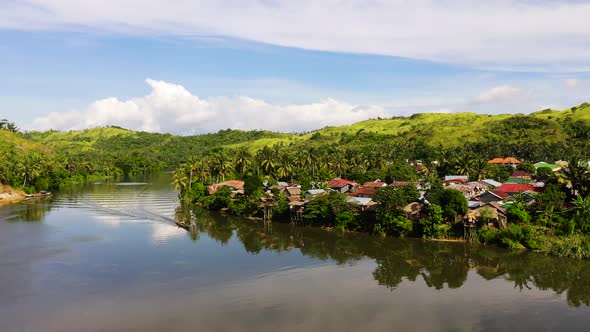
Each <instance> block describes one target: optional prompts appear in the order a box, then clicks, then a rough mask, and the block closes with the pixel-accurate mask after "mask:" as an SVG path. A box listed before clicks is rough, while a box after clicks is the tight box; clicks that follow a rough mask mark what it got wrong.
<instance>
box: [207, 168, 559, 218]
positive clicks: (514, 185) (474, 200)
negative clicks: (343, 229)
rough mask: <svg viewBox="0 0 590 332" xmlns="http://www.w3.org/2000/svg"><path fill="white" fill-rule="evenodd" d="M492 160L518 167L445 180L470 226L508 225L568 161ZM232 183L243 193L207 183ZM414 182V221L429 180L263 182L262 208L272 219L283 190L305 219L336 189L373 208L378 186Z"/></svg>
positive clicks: (362, 208)
mask: <svg viewBox="0 0 590 332" xmlns="http://www.w3.org/2000/svg"><path fill="white" fill-rule="evenodd" d="M488 163H489V164H493V165H497V166H510V167H512V169H513V172H512V173H511V175H510V177H509V179H508V180H506V181H504V182H499V181H497V180H494V179H482V180H477V181H475V180H471V179H469V177H468V176H465V175H446V176H445V177H444V178H443V179H441V180H442V184H443V187H444V188H445V189H454V190H457V191H459V192H461V193H462V194H463V196H464V197H465V200H466V202H467V207H468V210H467V212H466V213H464V214H463V215H458V216H457V218H456V220H455V221H456V222H462V223H463V225H464V226H465V227H466V228H472V227H475V226H476V225H477V224H481V223H482V222H485V224H486V225H487V226H493V227H497V228H500V229H502V228H505V227H506V225H507V208H508V207H510V206H511V205H512V204H513V203H514V196H515V195H517V194H518V196H519V197H518V199H519V200H524V201H525V202H526V204H528V205H532V204H534V201H535V196H536V195H538V194H539V193H541V192H543V189H544V187H545V184H546V181H547V179H548V178H549V173H553V172H560V171H561V170H562V168H564V167H566V166H567V162H565V161H557V162H555V163H554V164H550V163H546V162H543V161H542V162H538V163H536V164H534V168H535V171H536V170H538V169H540V168H544V172H539V173H540V174H541V175H537V174H536V172H535V173H532V172H531V173H529V172H526V171H523V170H517V168H518V166H519V165H520V164H521V161H519V160H518V159H516V158H514V157H506V158H494V159H492V160H489V161H488ZM413 165H414V166H415V167H416V170H417V171H421V170H422V169H423V168H424V166H423V165H422V163H421V162H420V161H417V162H415V163H413ZM224 186H227V187H229V188H230V189H231V193H232V198H234V199H236V198H237V197H239V196H240V195H244V181H242V180H229V181H224V182H220V183H216V184H213V185H210V186H207V193H208V194H209V195H212V194H214V193H215V192H217V190H218V189H220V188H222V187H224ZM400 186H413V187H415V188H416V189H417V190H418V192H419V194H420V197H419V199H418V200H416V201H413V202H410V203H409V204H407V205H406V206H405V207H404V208H403V213H404V216H405V217H406V218H408V219H409V220H411V221H414V222H415V221H418V220H420V219H422V218H425V217H426V213H425V207H426V206H427V205H429V202H428V200H427V198H426V197H425V193H426V191H427V190H428V189H429V188H430V186H431V184H430V183H429V182H426V181H415V182H409V181H393V182H390V183H387V182H386V181H383V180H380V179H376V180H374V181H370V182H366V183H362V184H361V183H357V182H355V181H352V180H348V179H344V178H339V177H337V178H333V179H331V180H329V181H326V182H319V183H314V184H313V188H311V189H307V190H304V189H303V188H302V186H301V185H299V184H296V183H288V182H282V181H281V182H278V183H276V184H275V185H273V186H272V187H271V186H268V183H264V190H265V196H264V197H262V198H260V205H259V208H260V209H261V210H262V215H263V219H265V220H271V219H272V207H274V206H275V205H276V201H277V197H275V195H276V194H273V192H274V193H278V194H279V195H283V196H284V197H285V198H286V200H287V201H288V205H289V210H290V220H291V222H294V223H304V218H303V212H304V211H305V207H306V205H307V204H308V203H309V202H310V201H311V200H313V199H315V198H317V197H320V196H322V195H328V194H329V193H330V192H337V193H341V194H344V195H346V201H347V202H348V203H351V204H354V205H355V206H357V209H358V212H374V211H376V210H377V209H378V207H379V205H380V204H379V202H377V201H375V200H374V195H375V194H376V193H377V191H378V190H380V189H382V188H385V187H400Z"/></svg>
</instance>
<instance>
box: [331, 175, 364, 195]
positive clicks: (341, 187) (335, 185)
mask: <svg viewBox="0 0 590 332" xmlns="http://www.w3.org/2000/svg"><path fill="white" fill-rule="evenodd" d="M326 185H327V186H328V188H330V189H332V190H336V191H338V192H341V193H343V194H344V193H348V192H351V191H352V190H353V189H355V188H356V187H358V186H359V184H358V183H356V182H354V181H352V180H346V179H341V178H334V179H332V180H330V181H328V182H326Z"/></svg>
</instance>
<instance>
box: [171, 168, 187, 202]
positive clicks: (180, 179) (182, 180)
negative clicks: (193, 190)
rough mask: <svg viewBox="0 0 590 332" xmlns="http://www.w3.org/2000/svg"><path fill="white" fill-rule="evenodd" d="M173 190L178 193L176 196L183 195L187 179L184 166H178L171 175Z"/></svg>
mask: <svg viewBox="0 0 590 332" xmlns="http://www.w3.org/2000/svg"><path fill="white" fill-rule="evenodd" d="M172 178H173V182H172V184H174V188H175V189H176V190H178V191H179V193H178V196H179V197H181V196H183V195H184V193H185V192H184V191H185V188H186V184H187V181H188V178H187V177H186V165H184V164H183V165H180V166H178V168H177V169H176V170H175V171H174V173H173V174H172Z"/></svg>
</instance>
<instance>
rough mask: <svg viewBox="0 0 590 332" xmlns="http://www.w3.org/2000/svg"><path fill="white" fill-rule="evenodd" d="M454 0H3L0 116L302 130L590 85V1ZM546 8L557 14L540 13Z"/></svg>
mask: <svg viewBox="0 0 590 332" xmlns="http://www.w3.org/2000/svg"><path fill="white" fill-rule="evenodd" d="M126 4H127V5H128V6H125V5H126ZM446 4H447V6H446V7H440V5H439V4H438V3H435V2H431V1H422V0H419V1H415V2H412V3H409V2H406V1H398V0H392V1H375V2H366V1H365V2H363V1H354V0H350V1H326V3H325V4H324V5H320V6H318V5H317V4H315V3H314V2H309V3H308V2H307V1H300V2H292V1H251V2H249V1H245V2H235V1H226V0H223V1H216V2H209V1H187V2H186V3H182V5H179V6H180V7H179V8H176V9H175V8H174V7H172V8H171V6H170V5H169V4H167V2H165V1H152V2H150V5H144V4H143V3H141V2H136V1H135V0H123V1H121V3H120V7H116V8H115V7H112V8H111V7H109V6H108V3H107V4H106V5H104V6H103V5H102V3H101V2H99V1H94V0H90V1H88V2H86V3H85V5H86V6H87V7H88V8H86V7H85V6H81V5H80V4H79V3H78V2H76V1H70V0H47V1H37V0H33V1H5V0H0V8H2V7H4V9H5V10H0V73H2V74H3V75H1V76H0V77H1V79H0V117H2V118H8V119H10V120H12V121H15V122H17V123H18V124H19V125H20V126H21V127H23V128H25V129H41V130H45V129H50V128H53V129H63V130H67V129H79V128H86V127H92V126H97V125H108V124H116V125H122V126H125V127H129V128H132V129H140V130H148V131H160V132H175V133H180V134H192V133H202V132H211V131H217V130H219V129H224V128H228V127H229V128H240V129H271V130H281V131H301V130H310V129H314V128H319V127H323V126H326V125H340V124H347V123H352V122H355V121H359V120H363V119H366V118H371V117H377V116H382V117H383V116H394V115H409V114H412V113H415V112H465V111H470V112H480V113H491V114H496V113H528V112H532V111H535V110H540V109H543V108H548V107H552V108H566V107H570V106H573V105H576V104H579V103H581V102H583V101H589V100H590V74H589V70H588V69H589V68H590V43H585V42H583V41H585V40H590V32H589V31H590V23H587V22H589V21H588V20H587V17H588V16H586V17H584V15H585V14H587V13H588V14H590V6H589V5H587V4H586V3H584V2H559V1H555V2H530V1H529V2H523V1H508V0H501V1H498V5H491V7H486V6H483V7H484V8H480V7H482V6H474V5H471V4H470V2H465V1H458V0H457V1H454V0H449V1H447V2H446ZM133 6H136V7H137V6H144V7H145V8H143V9H144V10H145V13H143V12H142V11H141V10H140V11H138V10H137V8H135V10H134V7H133ZM183 6H184V7H183ZM458 6H462V7H460V8H459V7H458ZM458 8H459V9H458ZM115 9H117V11H113V10H115ZM295 9H299V10H300V12H297V10H295ZM418 10H419V11H418ZM449 10H453V11H452V14H450V13H451V12H450V11H449ZM185 11H186V12H192V13H193V15H188V14H185V13H184V12H185ZM138 12H139V14H138ZM494 12H496V13H498V14H499V15H500V17H499V18H497V19H494V18H490V16H493V15H492V14H493V13H494ZM548 13H552V14H553V16H554V17H553V20H555V21H557V23H559V24H560V25H559V26H557V24H556V23H546V22H547V21H545V23H543V22H542V21H538V20H541V19H544V18H546V15H548ZM326 14H330V15H326ZM443 14H448V15H451V17H450V18H446V16H445V18H441V17H443V16H442V15H443ZM467 14H468V15H467ZM476 14H479V15H482V16H481V17H480V18H477V17H475V18H473V16H474V15H476ZM452 15H455V17H453V16H452ZM574 15H575V16H574ZM578 15H579V16H578ZM406 16H413V20H410V21H403V20H404V17H406ZM244 17H246V18H244ZM578 17H579V20H577V21H576V18H578ZM396 18H397V20H398V21H401V23H397V25H396V23H392V22H391V20H394V21H395V19H396ZM461 20H462V21H461ZM431 21H434V22H433V23H429V22H431ZM457 21H459V23H461V24H455V23H454V22H457ZM481 21H484V22H485V23H486V24H480V22H481ZM402 23H403V24H402ZM443 23H445V24H444V25H437V24H443ZM494 23H496V24H495V25H494ZM500 24H501V28H498V27H499V26H500ZM548 26H549V27H548ZM586 28H587V29H586ZM404 29H405V30H404ZM511 29H512V30H513V31H512V33H511ZM548 29H549V30H548ZM400 30H401V31H400ZM470 30H473V31H470ZM587 44H588V45H587ZM586 55H589V56H588V57H586Z"/></svg>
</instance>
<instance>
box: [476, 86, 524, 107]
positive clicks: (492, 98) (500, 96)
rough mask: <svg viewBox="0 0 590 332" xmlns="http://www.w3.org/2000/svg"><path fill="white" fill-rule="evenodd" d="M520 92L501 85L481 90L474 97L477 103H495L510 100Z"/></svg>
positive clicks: (520, 91) (520, 92)
mask: <svg viewBox="0 0 590 332" xmlns="http://www.w3.org/2000/svg"><path fill="white" fill-rule="evenodd" d="M521 94H522V90H520V89H518V88H515V87H512V86H509V85H501V86H497V87H494V88H491V89H489V90H486V91H483V92H482V93H481V94H480V95H479V96H477V97H476V98H475V101H476V102H478V103H495V102H503V101H508V100H511V99H513V98H515V97H518V96H520V95H521Z"/></svg>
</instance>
